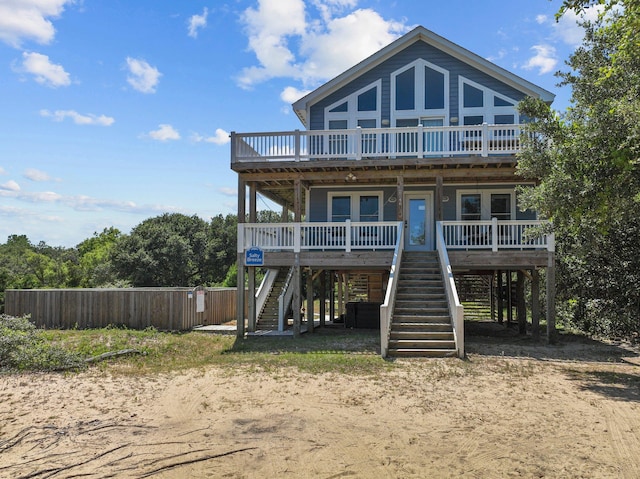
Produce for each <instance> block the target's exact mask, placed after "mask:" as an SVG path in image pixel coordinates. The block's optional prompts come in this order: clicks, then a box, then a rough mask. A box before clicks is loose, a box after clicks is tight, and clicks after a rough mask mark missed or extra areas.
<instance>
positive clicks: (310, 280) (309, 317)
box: [307, 268, 315, 333]
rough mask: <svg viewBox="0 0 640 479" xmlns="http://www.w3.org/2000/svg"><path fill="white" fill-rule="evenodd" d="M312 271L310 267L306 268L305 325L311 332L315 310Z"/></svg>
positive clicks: (313, 325)
mask: <svg viewBox="0 0 640 479" xmlns="http://www.w3.org/2000/svg"><path fill="white" fill-rule="evenodd" d="M312 273H313V271H311V268H309V269H308V270H307V327H308V328H309V332H310V333H313V329H314V327H315V324H314V316H315V311H314V310H313V274H312Z"/></svg>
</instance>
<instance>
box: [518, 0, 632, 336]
mask: <svg viewBox="0 0 640 479" xmlns="http://www.w3.org/2000/svg"><path fill="white" fill-rule="evenodd" d="M593 4H600V5H602V6H603V7H604V8H603V9H602V15H601V16H600V18H599V19H598V20H597V21H596V22H594V23H593V24H585V27H586V36H585V41H584V43H583V45H582V46H581V47H579V48H578V49H577V50H576V51H575V53H574V54H572V55H571V57H570V58H569V60H568V62H567V65H568V66H569V67H570V71H568V72H563V73H559V74H558V75H559V77H560V78H561V80H562V84H566V85H570V86H571V87H572V102H571V107H570V108H569V109H568V110H567V112H566V113H565V114H564V115H559V114H558V113H556V112H554V111H552V110H551V109H550V108H549V107H548V106H547V105H545V104H543V103H542V102H539V101H534V100H526V101H524V102H523V103H522V104H521V106H520V108H521V111H522V112H523V113H524V114H526V115H528V116H529V117H532V118H535V120H534V121H533V122H532V123H531V125H530V126H529V130H530V132H532V133H534V136H533V137H532V138H531V139H530V140H528V141H525V150H524V152H523V153H522V154H521V156H520V160H519V165H518V169H519V172H520V174H522V175H523V176H525V177H529V178H539V179H540V183H539V186H537V187H535V188H532V189H528V190H525V191H523V194H522V195H521V200H522V203H523V206H525V207H533V208H536V209H537V210H538V211H539V212H540V213H541V214H542V215H543V216H546V217H548V218H549V219H551V220H553V228H554V230H555V232H556V239H557V244H558V251H559V255H558V257H559V275H558V283H559V284H558V292H559V299H565V300H567V302H568V303H569V304H570V305H571V307H572V309H573V319H574V320H575V322H576V324H577V325H578V326H580V327H582V328H583V329H585V330H587V331H589V332H591V333H598V334H604V335H608V336H614V335H625V336H628V335H634V334H638V333H640V322H639V320H640V289H638V284H640V215H639V214H638V211H639V208H640V169H639V161H640V141H639V140H640V48H638V45H639V44H638V40H639V35H640V33H639V32H640V29H639V28H638V26H639V23H638V22H639V18H640V1H638V0H632V1H566V2H565V3H564V5H563V9H562V10H561V13H562V12H563V11H564V10H565V9H567V8H574V9H577V10H580V9H583V8H585V7H587V6H590V5H593Z"/></svg>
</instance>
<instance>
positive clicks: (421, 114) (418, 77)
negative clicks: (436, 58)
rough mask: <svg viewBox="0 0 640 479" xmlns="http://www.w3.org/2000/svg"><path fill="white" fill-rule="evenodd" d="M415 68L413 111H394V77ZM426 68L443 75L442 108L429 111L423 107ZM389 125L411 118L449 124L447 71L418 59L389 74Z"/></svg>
mask: <svg viewBox="0 0 640 479" xmlns="http://www.w3.org/2000/svg"><path fill="white" fill-rule="evenodd" d="M413 67H415V78H414V88H415V92H414V95H415V105H414V107H417V108H414V109H413V110H396V77H397V76H398V75H400V74H402V73H404V72H406V71H407V70H409V69H410V68H413ZM425 67H428V68H431V69H432V70H435V71H437V72H440V73H442V74H444V108H438V109H429V110H427V109H426V108H425V107H424V87H425V75H424V68H425ZM390 96H391V124H392V125H393V126H395V124H396V120H405V119H412V118H419V119H422V118H429V119H442V121H443V125H448V124H449V71H448V70H445V69H444V68H442V67H439V66H438V65H434V64H433V63H431V62H428V61H426V60H423V59H421V58H419V59H418V60H415V61H413V62H411V63H408V64H407V65H405V66H403V67H402V68H400V69H398V70H396V71H394V72H393V73H392V74H391V94H390Z"/></svg>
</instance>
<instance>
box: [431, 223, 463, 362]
mask: <svg viewBox="0 0 640 479" xmlns="http://www.w3.org/2000/svg"><path fill="white" fill-rule="evenodd" d="M436 249H437V250H438V259H439V260H440V268H441V269H442V275H443V282H444V289H445V291H446V294H447V303H448V304H449V312H450V313H451V322H452V326H453V338H454V340H455V343H456V349H457V350H458V357H460V358H464V307H463V306H462V304H461V303H460V299H459V298H458V290H457V289H456V283H455V281H454V279H453V270H452V269H451V262H450V261H449V254H448V253H447V246H446V244H445V241H444V233H443V229H442V222H441V221H438V222H436Z"/></svg>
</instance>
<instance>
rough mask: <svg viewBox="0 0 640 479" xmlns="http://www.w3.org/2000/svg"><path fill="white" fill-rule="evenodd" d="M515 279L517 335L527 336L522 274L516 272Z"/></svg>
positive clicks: (521, 272)
mask: <svg viewBox="0 0 640 479" xmlns="http://www.w3.org/2000/svg"><path fill="white" fill-rule="evenodd" d="M517 274H518V275H517V279H516V312H517V316H518V334H522V335H525V334H527V304H526V302H525V297H524V272H523V271H520V270H518V273H517Z"/></svg>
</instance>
